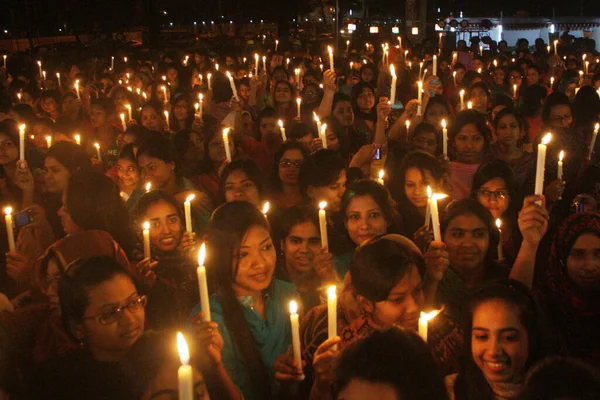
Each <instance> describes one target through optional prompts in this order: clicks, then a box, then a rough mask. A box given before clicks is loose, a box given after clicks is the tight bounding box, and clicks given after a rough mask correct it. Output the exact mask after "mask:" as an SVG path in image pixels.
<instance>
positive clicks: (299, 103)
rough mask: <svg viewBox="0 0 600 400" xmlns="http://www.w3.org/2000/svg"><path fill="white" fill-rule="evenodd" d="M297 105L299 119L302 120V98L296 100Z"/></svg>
mask: <svg viewBox="0 0 600 400" xmlns="http://www.w3.org/2000/svg"><path fill="white" fill-rule="evenodd" d="M296 105H297V106H298V115H297V116H298V118H300V106H301V105H302V98H300V97H297V98H296Z"/></svg>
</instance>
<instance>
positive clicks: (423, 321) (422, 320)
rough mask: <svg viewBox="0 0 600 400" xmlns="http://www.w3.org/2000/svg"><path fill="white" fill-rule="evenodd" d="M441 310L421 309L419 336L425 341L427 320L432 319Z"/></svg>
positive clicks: (427, 329)
mask: <svg viewBox="0 0 600 400" xmlns="http://www.w3.org/2000/svg"><path fill="white" fill-rule="evenodd" d="M440 312H441V310H434V311H431V312H429V313H425V312H423V311H421V317H420V318H419V336H421V338H422V339H423V341H424V342H425V343H427V336H428V332H429V321H431V320H432V319H434V318H435V317H436V316H437V315H438V314H439V313H440Z"/></svg>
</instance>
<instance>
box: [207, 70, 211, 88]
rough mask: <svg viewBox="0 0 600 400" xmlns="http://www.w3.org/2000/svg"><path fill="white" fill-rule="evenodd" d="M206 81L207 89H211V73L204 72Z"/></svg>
mask: <svg viewBox="0 0 600 400" xmlns="http://www.w3.org/2000/svg"><path fill="white" fill-rule="evenodd" d="M206 83H208V90H212V89H211V88H212V74H211V73H210V72H209V73H208V74H206Z"/></svg>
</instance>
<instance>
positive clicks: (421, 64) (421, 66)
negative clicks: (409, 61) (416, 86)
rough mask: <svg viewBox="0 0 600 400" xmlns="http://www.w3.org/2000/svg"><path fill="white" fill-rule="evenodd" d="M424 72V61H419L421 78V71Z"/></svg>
mask: <svg viewBox="0 0 600 400" xmlns="http://www.w3.org/2000/svg"><path fill="white" fill-rule="evenodd" d="M422 72H423V61H421V62H420V63H419V79H421V73H422Z"/></svg>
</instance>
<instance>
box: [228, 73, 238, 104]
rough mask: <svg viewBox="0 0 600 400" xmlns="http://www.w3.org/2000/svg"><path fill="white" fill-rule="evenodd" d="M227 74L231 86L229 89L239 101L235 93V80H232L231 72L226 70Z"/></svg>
mask: <svg viewBox="0 0 600 400" xmlns="http://www.w3.org/2000/svg"><path fill="white" fill-rule="evenodd" d="M226 75H227V79H229V86H231V91H232V92H233V97H235V99H236V100H238V101H239V99H240V98H239V97H238V94H237V89H236V87H235V81H234V80H233V76H231V74H230V73H229V71H227V72H226Z"/></svg>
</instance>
